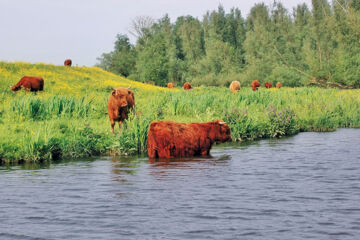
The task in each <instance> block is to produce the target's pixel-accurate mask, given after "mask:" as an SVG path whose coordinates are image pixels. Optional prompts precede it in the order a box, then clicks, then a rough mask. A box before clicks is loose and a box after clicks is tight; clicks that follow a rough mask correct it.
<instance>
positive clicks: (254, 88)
mask: <svg viewBox="0 0 360 240" xmlns="http://www.w3.org/2000/svg"><path fill="white" fill-rule="evenodd" d="M259 87H260V82H259V81H258V80H254V81H252V83H251V88H252V90H253V91H256V90H258V88H259Z"/></svg>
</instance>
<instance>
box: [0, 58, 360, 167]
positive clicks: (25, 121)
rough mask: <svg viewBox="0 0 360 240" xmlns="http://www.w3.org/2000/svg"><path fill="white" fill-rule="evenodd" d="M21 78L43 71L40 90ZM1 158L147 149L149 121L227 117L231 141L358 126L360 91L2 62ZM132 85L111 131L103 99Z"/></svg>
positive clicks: (30, 158) (36, 158)
mask: <svg viewBox="0 0 360 240" xmlns="http://www.w3.org/2000/svg"><path fill="white" fill-rule="evenodd" d="M24 75H37V76H42V77H43V78H44V80H45V88H44V90H45V91H44V92H41V93H37V94H34V93H30V92H25V91H19V92H17V93H16V94H14V93H13V92H11V91H10V88H9V86H10V85H13V84H15V83H16V82H17V81H18V80H19V79H20V78H21V77H22V76H24ZM0 76H1V80H0V136H1V138H0V159H1V161H2V162H6V163H17V162H23V161H26V162H39V161H51V160H56V159H60V158H82V157H88V156H96V155H105V154H137V153H146V137H147V130H148V126H149V125H150V123H151V121H156V120H173V121H178V122H207V121H212V120H215V119H222V120H224V121H226V122H227V123H228V124H229V125H230V127H231V130H232V137H233V140H235V141H247V140H256V139H261V138H269V137H281V136H286V135H292V134H296V133H297V132H299V131H333V130H335V129H337V128H339V127H343V128H348V127H353V128H357V127H360V90H338V89H319V88H281V89H275V88H273V89H264V88H260V90H259V91H257V92H253V91H252V90H251V89H250V87H245V88H242V89H241V91H240V92H239V93H237V94H232V93H230V91H229V90H228V89H227V88H215V87H208V88H202V87H200V88H195V89H193V90H191V91H183V90H182V89H180V88H178V89H174V90H169V89H166V88H160V87H155V86H153V85H148V84H142V83H139V82H134V81H131V80H128V79H125V78H122V77H119V76H117V75H114V74H111V73H108V72H106V71H103V70H101V69H99V68H86V67H72V68H65V67H63V66H53V65H45V64H35V65H34V64H27V63H3V62H0ZM118 86H123V87H129V86H130V87H131V88H132V89H133V91H134V92H135V100H136V108H135V111H134V113H132V114H131V115H130V116H129V120H128V121H127V123H126V124H124V125H123V127H122V131H121V133H119V131H118V129H116V132H117V134H116V136H112V135H111V133H110V122H109V120H108V117H107V110H106V103H107V99H108V96H109V94H110V91H111V89H112V88H113V87H118Z"/></svg>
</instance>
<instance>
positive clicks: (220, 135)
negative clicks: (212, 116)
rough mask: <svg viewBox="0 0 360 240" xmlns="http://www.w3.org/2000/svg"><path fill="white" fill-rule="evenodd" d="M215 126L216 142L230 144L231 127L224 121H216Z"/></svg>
mask: <svg viewBox="0 0 360 240" xmlns="http://www.w3.org/2000/svg"><path fill="white" fill-rule="evenodd" d="M214 124H215V126H216V127H215V141H217V142H228V141H231V131H230V128H229V126H228V125H227V124H226V123H225V122H223V121H216V122H214Z"/></svg>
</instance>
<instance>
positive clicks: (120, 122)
mask: <svg viewBox="0 0 360 240" xmlns="http://www.w3.org/2000/svg"><path fill="white" fill-rule="evenodd" d="M121 124H122V121H119V130H120V132H121Z"/></svg>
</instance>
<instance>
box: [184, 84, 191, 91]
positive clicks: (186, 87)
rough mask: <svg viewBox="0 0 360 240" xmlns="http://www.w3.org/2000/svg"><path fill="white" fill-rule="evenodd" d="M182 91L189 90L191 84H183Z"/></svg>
mask: <svg viewBox="0 0 360 240" xmlns="http://www.w3.org/2000/svg"><path fill="white" fill-rule="evenodd" d="M184 89H185V90H190V89H191V84H190V83H188V82H186V83H184Z"/></svg>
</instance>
